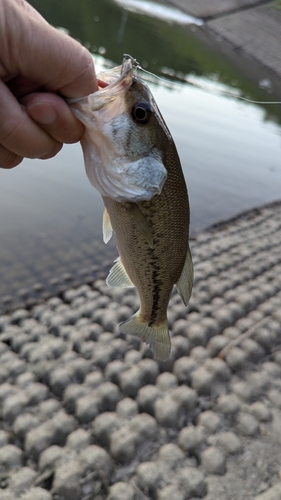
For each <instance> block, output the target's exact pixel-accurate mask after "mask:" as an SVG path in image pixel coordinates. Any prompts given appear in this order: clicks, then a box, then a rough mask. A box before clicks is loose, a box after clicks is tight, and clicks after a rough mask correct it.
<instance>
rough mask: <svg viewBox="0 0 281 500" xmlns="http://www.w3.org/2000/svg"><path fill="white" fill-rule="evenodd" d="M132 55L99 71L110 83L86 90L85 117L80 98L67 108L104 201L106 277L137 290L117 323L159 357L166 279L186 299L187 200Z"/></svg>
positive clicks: (164, 337) (165, 343)
mask: <svg viewBox="0 0 281 500" xmlns="http://www.w3.org/2000/svg"><path fill="white" fill-rule="evenodd" d="M132 61H133V60H132V58H129V57H128V56H127V58H124V61H123V65H122V67H121V68H120V74H118V71H116V70H117V68H116V69H114V70H111V71H109V72H108V73H110V75H109V76H108V77H107V75H106V73H104V74H103V75H102V77H103V79H105V81H106V78H108V82H109V85H108V88H107V87H106V85H107V84H106V83H104V82H103V83H102V87H103V92H104V98H103V94H102V93H101V97H99V96H97V94H99V92H97V93H96V94H92V96H93V98H92V96H89V98H92V99H91V100H89V102H90V121H89V120H88V119H87V120H85V116H84V115H82V116H81V109H82V111H84V112H85V111H87V112H88V111H89V109H88V108H87V106H86V107H85V105H84V107H83V102H82V105H81V106H80V105H79V102H78V104H75V110H74V111H76V110H78V114H77V113H76V114H77V116H78V118H79V119H81V121H83V123H84V124H85V125H86V133H85V137H84V139H83V140H82V148H83V152H84V158H85V164H86V170H87V173H88V176H89V178H90V180H91V182H92V183H93V184H94V185H95V187H96V188H97V189H98V190H99V191H100V193H101V194H102V196H103V201H104V205H105V208H106V211H105V215H104V223H103V232H104V240H105V242H107V241H108V240H109V239H110V237H111V234H112V230H113V232H114V233H115V238H116V244H117V249H118V253H119V259H117V261H116V263H115V265H114V266H113V268H112V269H111V271H110V273H109V276H108V278H107V283H108V284H109V285H110V286H135V287H136V288H137V290H138V293H139V297H140V309H139V311H138V312H137V313H136V314H135V315H134V316H132V317H131V318H130V319H129V320H127V321H126V322H124V323H123V324H121V325H120V330H121V331H122V332H124V333H129V334H136V335H139V336H140V337H141V338H142V339H143V340H144V341H145V342H147V343H149V344H150V346H151V347H152V349H153V350H154V351H155V354H156V358H157V359H162V360H165V359H167V358H168V356H169V352H170V346H171V343H170V336H169V330H168V321H167V307H168V303H169V300H170V296H171V292H172V289H173V286H174V284H177V287H178V291H179V293H180V295H181V297H182V299H183V300H184V302H185V303H186V304H187V302H188V300H189V298H190V294H191V289H192V279H193V267H192V259H191V255H190V251H189V243H188V233H189V202H188V194H187V188H186V184H185V180H184V176H183V173H182V169H181V165H180V160H179V157H178V153H177V150H176V147H175V144H174V141H173V139H172V137H171V134H170V132H169V131H168V129H167V126H166V124H165V122H164V120H163V118H162V115H161V113H160V111H159V110H158V108H157V106H156V104H155V102H154V99H153V97H152V95H151V92H150V90H149V89H148V87H147V86H146V85H145V84H144V83H143V82H142V80H140V79H138V78H136V76H135V75H134V73H133V64H132ZM112 73H113V77H112ZM118 85H119V87H118ZM107 90H108V92H107ZM110 91H111V94H110V93H109V92H110ZM106 92H107V93H106ZM122 93H123V94H122ZM116 96H118V97H116ZM120 96H122V99H121V100H120V99H119V97H120ZM94 99H95V100H94ZM118 99H119V101H118ZM82 101H83V100H82ZM112 103H113V108H112V109H114V111H112V110H111V113H109V112H108V109H109V105H111V106H112ZM97 113H99V114H98V115H97ZM101 118H102V119H101ZM103 137H104V141H103ZM104 144H106V147H105V146H104ZM101 157H102V159H100V158H101ZM97 162H99V164H98V166H99V168H97V167H96V165H97ZM112 164H114V166H115V168H113V167H112ZM124 165H125V167H124ZM128 165H129V166H128ZM95 168H96V172H95ZM122 168H124V170H123V172H122ZM116 172H117V174H116Z"/></svg>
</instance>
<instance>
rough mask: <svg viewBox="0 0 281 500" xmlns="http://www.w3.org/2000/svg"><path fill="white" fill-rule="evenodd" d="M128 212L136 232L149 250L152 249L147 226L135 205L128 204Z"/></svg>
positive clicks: (149, 231) (150, 235)
mask: <svg viewBox="0 0 281 500" xmlns="http://www.w3.org/2000/svg"><path fill="white" fill-rule="evenodd" d="M128 210H129V212H130V215H131V217H132V218H133V219H134V221H135V223H136V226H137V228H138V231H139V232H140V234H141V235H142V236H143V237H144V239H145V241H146V242H147V243H148V244H149V246H150V248H153V239H152V233H151V230H150V227H149V224H148V222H147V220H146V218H145V216H144V215H143V213H142V211H141V210H140V208H139V207H138V205H137V204H136V203H130V204H128Z"/></svg>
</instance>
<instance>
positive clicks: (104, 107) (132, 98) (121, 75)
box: [68, 56, 172, 203]
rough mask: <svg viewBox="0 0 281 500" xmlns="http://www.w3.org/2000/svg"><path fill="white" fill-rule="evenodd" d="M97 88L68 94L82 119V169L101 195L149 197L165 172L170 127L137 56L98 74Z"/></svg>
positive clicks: (127, 198) (119, 198) (125, 199)
mask: <svg viewBox="0 0 281 500" xmlns="http://www.w3.org/2000/svg"><path fill="white" fill-rule="evenodd" d="M98 82H99V90H98V91H97V92H95V93H93V94H90V95H89V96H87V97H84V98H81V99H72V100H68V102H69V104H70V106H71V108H72V110H73V112H74V114H75V115H76V117H77V118H78V119H79V120H80V121H81V122H82V123H83V124H84V125H85V133H84V136H83V138H82V140H81V145H82V149H83V154H84V161H85V167H86V172H87V175H88V178H89V180H90V182H91V183H92V184H93V185H94V186H95V188H96V189H97V190H98V191H99V192H100V194H101V195H102V196H107V197H109V198H112V199H114V200H115V201H118V202H133V203H135V202H138V201H148V200H151V199H152V198H153V197H154V196H155V195H157V194H160V193H161V190H162V188H163V185H164V183H165V180H166V177H167V170H166V168H165V152H166V148H167V144H169V143H170V142H171V141H172V138H171V135H170V132H169V130H168V128H167V126H166V124H165V122H164V120H163V118H162V116H161V113H160V111H159V110H158V107H157V105H156V103H155V101H154V98H153V96H152V94H151V91H150V89H149V87H148V86H147V85H146V84H145V83H144V82H143V81H142V80H141V79H140V78H138V76H137V75H136V69H135V61H134V59H132V58H131V57H130V56H124V59H123V64H122V65H121V66H118V67H116V68H113V69H111V70H108V71H104V72H102V73H99V74H98Z"/></svg>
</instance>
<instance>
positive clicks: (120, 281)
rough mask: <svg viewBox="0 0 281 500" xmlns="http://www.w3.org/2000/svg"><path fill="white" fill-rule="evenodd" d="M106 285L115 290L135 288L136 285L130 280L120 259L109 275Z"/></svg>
mask: <svg viewBox="0 0 281 500" xmlns="http://www.w3.org/2000/svg"><path fill="white" fill-rule="evenodd" d="M106 284H107V285H108V286H112V287H115V288H118V287H120V288H127V287H134V286H135V285H134V284H133V283H132V281H131V280H130V278H129V276H128V274H127V272H126V270H125V268H124V266H123V264H122V262H121V260H120V257H118V258H117V259H116V261H115V264H114V266H113V267H112V268H111V269H110V271H109V275H108V276H107V278H106Z"/></svg>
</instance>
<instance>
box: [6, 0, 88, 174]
mask: <svg viewBox="0 0 281 500" xmlns="http://www.w3.org/2000/svg"><path fill="white" fill-rule="evenodd" d="M95 90H97V82H96V76H95V70H94V64H93V60H92V57H91V55H90V53H89V52H88V51H87V50H86V49H85V48H84V47H82V46H81V45H80V44H79V43H78V42H76V41H75V40H74V39H72V38H70V37H69V36H67V35H65V34H64V33H62V32H60V31H58V30H56V29H55V28H53V27H52V26H50V25H49V24H48V23H47V21H45V19H43V17H42V16H41V15H40V14H39V13H38V12H37V11H36V10H35V9H33V7H31V5H29V4H28V3H27V2H26V1H25V0H0V167H2V168H13V167H15V166H16V165H18V164H19V163H20V162H21V161H22V160H23V158H24V157H27V158H41V159H47V158H52V157H53V156H55V155H56V154H57V153H58V152H59V151H60V149H61V148H62V145H63V143H73V142H77V141H79V140H80V138H81V137H82V135H83V132H84V126H83V125H82V123H81V122H80V121H78V120H77V119H76V118H75V116H74V115H73V113H72V111H71V110H70V108H69V107H68V105H67V104H66V102H65V101H64V99H63V97H70V98H74V97H84V96H86V95H88V94H90V93H92V92H94V91H95Z"/></svg>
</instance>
